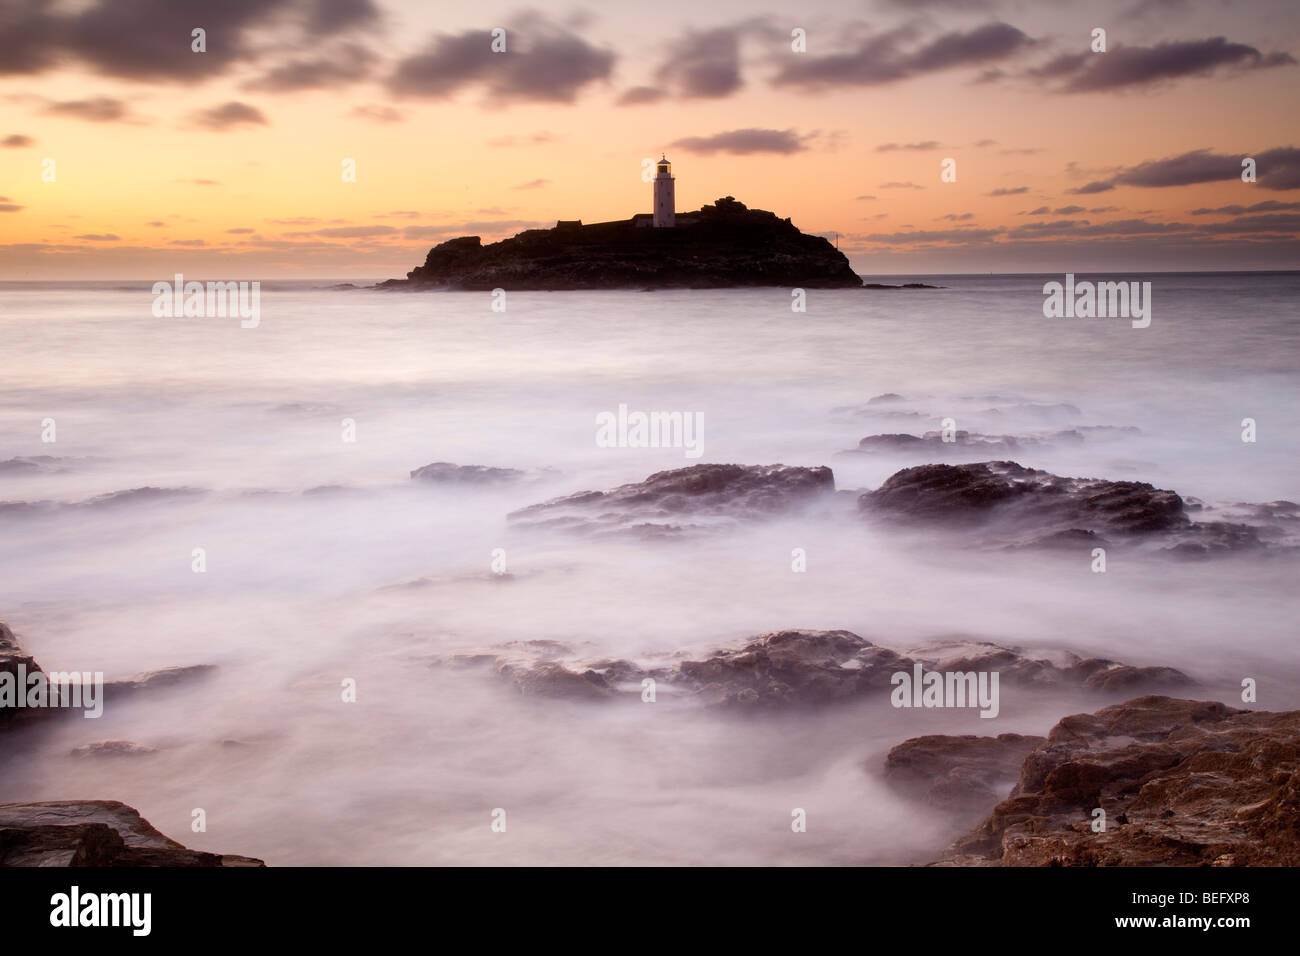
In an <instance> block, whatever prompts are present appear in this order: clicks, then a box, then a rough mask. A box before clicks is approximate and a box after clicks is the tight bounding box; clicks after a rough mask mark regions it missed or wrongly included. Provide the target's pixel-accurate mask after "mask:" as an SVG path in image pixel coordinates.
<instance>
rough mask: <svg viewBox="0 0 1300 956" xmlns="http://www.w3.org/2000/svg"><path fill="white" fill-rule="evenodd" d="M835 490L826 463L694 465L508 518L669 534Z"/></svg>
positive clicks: (790, 506)
mask: <svg viewBox="0 0 1300 956" xmlns="http://www.w3.org/2000/svg"><path fill="white" fill-rule="evenodd" d="M834 490H835V477H834V475H833V474H832V473H831V470H830V469H829V468H826V467H824V466H822V467H816V468H803V467H795V466H786V465H692V466H690V467H688V468H677V469H674V470H672V471H660V472H656V473H655V474H653V475H651V476H650V477H649V478H647V479H645V481H640V482H635V483H633V484H627V485H620V486H619V487H617V488H613V489H611V490H609V491H583V492H578V493H577V494H572V495H566V496H564V497H562V498H555V499H552V500H551V501H546V502H543V503H541V504H536V505H530V506H528V507H526V508H521V509H520V510H518V511H514V512H511V514H510V515H509V516H508V517H509V520H510V521H511V522H513V523H514V524H516V525H518V526H531V527H552V528H561V529H564V530H572V531H580V532H584V533H593V532H611V531H615V532H627V531H634V532H636V533H638V534H641V535H647V534H651V535H669V536H672V535H676V534H678V533H680V532H682V531H685V530H688V529H699V528H703V527H707V526H710V525H713V526H716V525H718V524H733V523H735V522H737V521H741V522H746V521H756V520H763V519H768V518H774V517H779V516H782V515H788V514H792V513H795V512H796V511H797V510H799V509H800V508H803V507H805V506H807V505H809V504H812V503H814V502H816V501H818V500H819V499H822V498H824V497H827V496H829V493H830V492H833V491H834Z"/></svg>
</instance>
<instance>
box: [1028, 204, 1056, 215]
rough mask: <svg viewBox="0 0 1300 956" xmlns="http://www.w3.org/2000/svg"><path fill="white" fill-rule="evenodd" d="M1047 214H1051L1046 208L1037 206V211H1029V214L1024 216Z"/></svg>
mask: <svg viewBox="0 0 1300 956" xmlns="http://www.w3.org/2000/svg"><path fill="white" fill-rule="evenodd" d="M1049 212H1051V210H1050V209H1048V208H1047V207H1046V206H1039V207H1038V208H1037V209H1031V210H1029V212H1027V213H1025V215H1026V216H1046V215H1047V214H1048V213H1049Z"/></svg>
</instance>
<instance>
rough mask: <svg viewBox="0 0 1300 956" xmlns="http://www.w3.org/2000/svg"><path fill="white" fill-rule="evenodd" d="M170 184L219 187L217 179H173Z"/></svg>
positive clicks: (219, 182)
mask: <svg viewBox="0 0 1300 956" xmlns="http://www.w3.org/2000/svg"><path fill="white" fill-rule="evenodd" d="M172 182H176V183H189V184H190V185H192V186H220V185H221V180H219V179H174V180H172Z"/></svg>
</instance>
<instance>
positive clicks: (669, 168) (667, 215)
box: [654, 153, 677, 229]
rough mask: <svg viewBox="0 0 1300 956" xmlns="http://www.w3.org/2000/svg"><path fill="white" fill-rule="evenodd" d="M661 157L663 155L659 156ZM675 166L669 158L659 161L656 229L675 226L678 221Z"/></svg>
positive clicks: (656, 182)
mask: <svg viewBox="0 0 1300 956" xmlns="http://www.w3.org/2000/svg"><path fill="white" fill-rule="evenodd" d="M659 155H660V156H661V157H662V156H663V154H662V153H660V154H659ZM674 182H675V180H674V179H673V164H672V163H670V162H668V159H667V157H664V158H661V159H660V160H659V172H658V174H657V175H656V176H655V178H654V184H655V205H654V210H655V220H654V224H655V228H656V229H659V228H661V227H664V226H671V225H674V224H675V223H676V221H677V212H676V209H677V205H676V202H675V197H674V196H673V183H674Z"/></svg>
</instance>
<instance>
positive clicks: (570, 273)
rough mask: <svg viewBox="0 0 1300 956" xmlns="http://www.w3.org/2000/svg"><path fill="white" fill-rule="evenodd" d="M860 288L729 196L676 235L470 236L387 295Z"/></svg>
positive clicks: (590, 229)
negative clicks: (486, 241)
mask: <svg viewBox="0 0 1300 956" xmlns="http://www.w3.org/2000/svg"><path fill="white" fill-rule="evenodd" d="M734 286H802V287H805V288H856V289H860V288H861V287H862V278H861V277H860V276H859V275H858V274H857V273H856V272H854V271H853V268H852V266H850V265H849V260H848V258H847V257H846V256H845V255H844V253H842V252H840V251H839V250H838V249H836V248H835V247H834V246H833V245H831V243H830V242H828V241H827V240H826V239H823V238H821V237H820V236H809V235H805V234H804V233H802V232H800V231H799V229H798V228H797V227H795V226H794V225H792V224H791V222H790V220H789V219H779V218H777V216H776V215H775V214H773V213H770V212H766V211H764V210H761V209H747V208H746V207H745V204H744V203H741V202H737V201H736V200H735V199H733V198H732V197H730V196H726V197H724V198H722V199H719V200H718V201H717V202H716V203H714V204H713V205H710V206H703V207H702V208H701V209H700V210H699V211H698V212H694V213H682V214H679V215H678V216H677V225H676V226H675V227H673V228H669V229H652V228H642V227H641V226H639V225H638V224H637V220H636V219H635V218H633V219H626V220H619V221H615V222H600V223H592V224H590V225H585V226H584V225H581V224H578V223H574V224H566V225H565V226H557V227H556V228H554V229H529V230H527V231H525V232H521V233H519V234H518V235H516V236H513V237H512V238H509V239H502V240H501V241H500V242H493V243H489V244H488V245H486V246H485V245H483V242H482V240H481V239H480V238H479V237H478V236H462V237H460V238H458V239H449V240H448V241H446V242H444V243H441V244H439V245H437V246H434V247H433V248H432V249H430V250H429V254H428V256H427V257H426V258H425V260H424V265H422V266H418V267H417V268H415V269H412V270H411V271H410V272H408V273H407V274H406V279H405V280H402V279H390V280H389V281H387V282H384V283H381V285H380V287H381V288H407V289H465V290H491V289H496V288H503V289H508V290H527V289H552V290H559V289H629V288H631V289H672V288H681V289H716V288H729V287H734Z"/></svg>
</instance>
